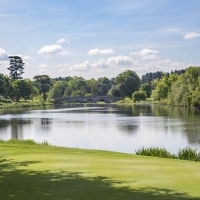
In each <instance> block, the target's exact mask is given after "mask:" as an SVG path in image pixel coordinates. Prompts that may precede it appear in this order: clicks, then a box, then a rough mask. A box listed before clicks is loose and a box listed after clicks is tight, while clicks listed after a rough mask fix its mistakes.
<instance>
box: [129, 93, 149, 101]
mask: <svg viewBox="0 0 200 200" xmlns="http://www.w3.org/2000/svg"><path fill="white" fill-rule="evenodd" d="M146 98H147V95H146V92H144V91H136V92H134V93H133V94H132V99H133V102H136V101H145V100H146Z"/></svg>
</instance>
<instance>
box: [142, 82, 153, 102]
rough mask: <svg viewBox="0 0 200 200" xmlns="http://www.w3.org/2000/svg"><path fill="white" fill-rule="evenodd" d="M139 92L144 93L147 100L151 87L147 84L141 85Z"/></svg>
mask: <svg viewBox="0 0 200 200" xmlns="http://www.w3.org/2000/svg"><path fill="white" fill-rule="evenodd" d="M140 90H141V91H143V92H145V93H146V95H147V97H148V98H149V97H150V96H151V85H150V84H149V83H144V84H142V85H141V87H140Z"/></svg>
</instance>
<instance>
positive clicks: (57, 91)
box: [48, 81, 67, 100]
mask: <svg viewBox="0 0 200 200" xmlns="http://www.w3.org/2000/svg"><path fill="white" fill-rule="evenodd" d="M66 88H67V81H56V82H55V83H54V84H53V86H52V87H51V89H50V90H49V95H48V100H51V99H55V98H58V97H63V96H64V94H65V89H66Z"/></svg>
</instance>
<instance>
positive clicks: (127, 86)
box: [115, 70, 140, 98]
mask: <svg viewBox="0 0 200 200" xmlns="http://www.w3.org/2000/svg"><path fill="white" fill-rule="evenodd" d="M115 82H116V84H117V85H119V87H120V93H121V94H122V96H124V97H130V98H132V94H133V92H135V91H137V90H139V88H140V78H139V77H138V75H137V74H136V72H134V71H131V70H127V71H125V72H122V73H121V74H118V76H117V77H116V79H115Z"/></svg>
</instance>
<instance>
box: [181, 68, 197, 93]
mask: <svg viewBox="0 0 200 200" xmlns="http://www.w3.org/2000/svg"><path fill="white" fill-rule="evenodd" d="M185 75H186V78H187V81H188V82H189V83H190V84H191V85H192V89H193V90H194V89H195V88H197V87H199V86H200V81H199V77H200V67H194V66H192V67H189V68H187V69H186V73H185Z"/></svg>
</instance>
